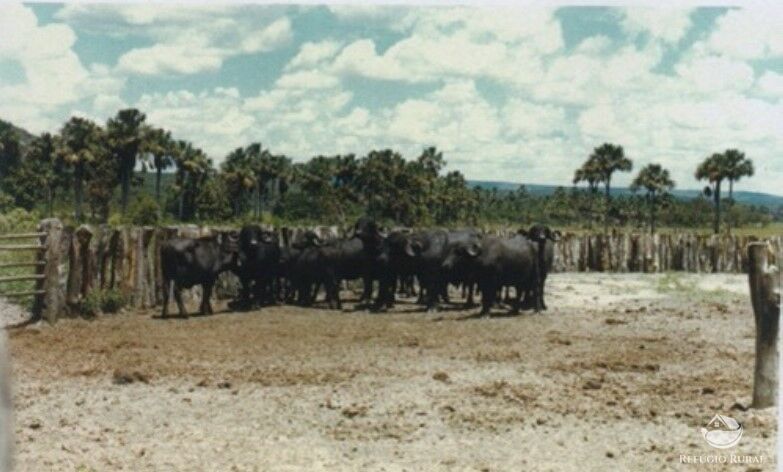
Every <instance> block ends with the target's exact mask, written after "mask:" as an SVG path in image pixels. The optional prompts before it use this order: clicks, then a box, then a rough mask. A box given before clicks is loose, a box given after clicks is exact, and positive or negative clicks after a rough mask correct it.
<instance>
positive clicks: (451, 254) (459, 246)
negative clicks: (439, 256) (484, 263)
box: [442, 237, 483, 271]
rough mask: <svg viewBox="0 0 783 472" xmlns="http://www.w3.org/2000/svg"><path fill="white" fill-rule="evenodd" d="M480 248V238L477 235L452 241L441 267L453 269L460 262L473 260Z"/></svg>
mask: <svg viewBox="0 0 783 472" xmlns="http://www.w3.org/2000/svg"><path fill="white" fill-rule="evenodd" d="M482 250H483V248H482V245H481V238H478V237H476V238H471V239H469V240H468V241H460V242H458V243H454V244H452V245H451V246H450V247H449V248H448V250H447V251H446V257H445V258H444V259H443V264H442V267H443V269H444V270H447V271H450V270H454V269H456V268H458V267H459V266H461V265H462V264H465V263H467V262H469V261H472V260H474V259H475V258H476V257H478V256H479V254H481V252H482Z"/></svg>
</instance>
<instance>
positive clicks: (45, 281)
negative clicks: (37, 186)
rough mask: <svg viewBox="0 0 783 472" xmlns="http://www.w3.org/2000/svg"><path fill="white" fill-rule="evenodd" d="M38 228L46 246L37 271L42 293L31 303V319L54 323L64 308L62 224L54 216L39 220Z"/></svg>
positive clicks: (42, 241) (39, 288)
mask: <svg viewBox="0 0 783 472" xmlns="http://www.w3.org/2000/svg"><path fill="white" fill-rule="evenodd" d="M38 229H39V231H40V232H42V233H46V235H45V236H41V244H43V245H45V246H46V249H44V250H43V251H42V252H41V255H40V256H39V257H41V262H43V265H40V266H38V269H37V273H38V274H39V275H43V276H44V277H43V278H42V279H41V280H39V281H38V287H37V289H38V290H43V292H44V293H43V294H40V295H37V296H36V299H35V302H34V303H33V319H34V320H40V319H42V318H43V319H45V320H46V321H48V322H49V323H54V322H55V321H57V318H58V317H59V316H60V314H61V313H62V311H63V310H64V309H65V292H64V290H63V286H62V283H61V274H60V262H61V260H62V253H63V247H62V244H61V241H62V236H63V224H62V222H60V220H58V219H56V218H47V219H45V220H43V221H41V223H40V225H39V226H38Z"/></svg>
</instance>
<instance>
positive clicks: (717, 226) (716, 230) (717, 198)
mask: <svg viewBox="0 0 783 472" xmlns="http://www.w3.org/2000/svg"><path fill="white" fill-rule="evenodd" d="M720 184H721V181H720V180H718V181H717V182H715V192H714V194H713V198H714V199H715V222H714V223H713V227H712V229H713V232H714V233H715V234H718V233H720Z"/></svg>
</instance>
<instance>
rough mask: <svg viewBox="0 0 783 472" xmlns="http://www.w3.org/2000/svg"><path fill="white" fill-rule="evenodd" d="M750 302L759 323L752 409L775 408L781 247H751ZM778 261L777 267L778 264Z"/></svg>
mask: <svg viewBox="0 0 783 472" xmlns="http://www.w3.org/2000/svg"><path fill="white" fill-rule="evenodd" d="M748 259H749V264H750V267H749V269H750V270H749V272H748V281H749V284H750V300H751V302H752V304H753V318H754V320H755V322H756V364H755V369H754V372H753V407H754V408H767V407H770V406H775V405H776V404H777V399H778V382H779V380H778V373H779V369H778V366H779V365H780V363H779V359H780V352H779V351H778V334H779V332H780V295H781V293H780V292H781V275H783V272H781V270H780V266H779V264H780V262H781V260H782V259H783V253H782V252H781V248H780V246H778V247H777V248H773V247H772V246H771V245H770V244H767V243H765V242H755V243H751V244H750V245H749V246H748ZM776 259H777V264H775V260H776Z"/></svg>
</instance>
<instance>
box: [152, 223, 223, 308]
mask: <svg viewBox="0 0 783 472" xmlns="http://www.w3.org/2000/svg"><path fill="white" fill-rule="evenodd" d="M237 255H238V250H237V244H236V238H235V237H234V236H233V235H216V236H211V237H202V238H195V239H194V238H173V239H169V240H167V241H165V242H164V243H163V244H162V245H161V248H160V263H161V271H162V273H163V311H162V312H161V317H164V318H165V317H166V316H168V305H169V292H170V290H171V289H172V285H173V289H174V299H175V300H176V301H177V307H178V308H179V314H180V316H187V312H186V311H185V306H184V304H183V303H182V293H181V291H182V289H183V288H191V287H193V286H196V285H201V288H202V291H203V293H202V297H201V307H200V310H199V311H200V313H201V314H202V315H205V314H211V313H212V305H211V304H210V302H209V299H210V297H211V295H212V288H213V287H214V285H215V281H216V280H217V278H218V275H220V273H221V272H224V271H227V270H231V269H232V268H234V266H235V265H236V263H237Z"/></svg>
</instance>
